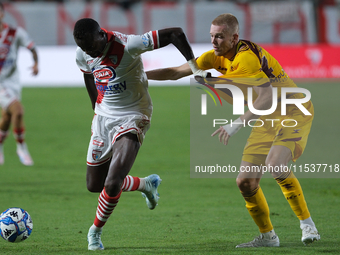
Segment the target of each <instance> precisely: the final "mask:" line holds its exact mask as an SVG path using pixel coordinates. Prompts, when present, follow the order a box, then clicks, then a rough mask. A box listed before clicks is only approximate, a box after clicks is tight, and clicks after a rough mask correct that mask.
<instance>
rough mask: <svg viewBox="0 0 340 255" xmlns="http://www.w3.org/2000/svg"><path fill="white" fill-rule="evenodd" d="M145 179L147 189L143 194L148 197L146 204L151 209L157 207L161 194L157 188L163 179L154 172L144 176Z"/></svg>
mask: <svg viewBox="0 0 340 255" xmlns="http://www.w3.org/2000/svg"><path fill="white" fill-rule="evenodd" d="M144 179H145V190H144V191H143V192H142V196H143V197H145V198H146V199H145V200H146V204H147V206H148V207H149V209H150V210H153V209H155V207H156V205H157V203H158V199H159V194H158V192H157V188H158V186H159V184H161V181H162V179H161V178H160V177H159V176H158V175H157V174H152V175H149V176H147V177H145V178H144Z"/></svg>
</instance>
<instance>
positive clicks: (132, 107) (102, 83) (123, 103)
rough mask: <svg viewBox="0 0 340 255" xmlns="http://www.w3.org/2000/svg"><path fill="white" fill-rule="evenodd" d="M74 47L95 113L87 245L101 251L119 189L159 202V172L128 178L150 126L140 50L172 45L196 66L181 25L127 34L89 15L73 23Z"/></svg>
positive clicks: (90, 151)
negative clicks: (93, 209) (93, 208)
mask: <svg viewBox="0 0 340 255" xmlns="http://www.w3.org/2000/svg"><path fill="white" fill-rule="evenodd" d="M73 35H74V39H75V42H76V44H77V45H78V48H77V51H76V62H77V65H78V67H79V68H80V70H81V71H82V72H83V73H84V81H85V85H86V88H87V91H88V94H89V97H90V99H91V103H92V108H93V109H94V111H95V116H94V118H93V121H92V128H91V129H92V135H91V140H90V144H89V147H88V154H87V177H86V180H87V188H88V190H89V191H91V192H100V196H99V200H98V206H97V213H96V217H95V220H94V223H93V225H92V226H91V227H90V229H89V232H88V236H87V238H88V249H89V250H102V249H104V246H103V244H102V241H101V233H102V228H103V226H104V224H105V223H106V221H107V220H108V218H109V217H110V215H111V213H112V212H113V210H114V208H115V207H116V205H117V203H118V201H119V198H120V195H121V192H122V191H135V190H138V191H141V192H142V194H143V195H144V197H146V202H147V205H148V207H149V208H150V209H154V208H155V206H156V205H157V202H158V194H157V188H158V185H159V184H160V182H161V179H160V177H159V176H158V175H156V174H152V175H150V176H148V177H146V178H138V177H132V176H129V175H128V173H129V172H130V169H131V168H132V165H133V163H134V161H135V158H136V156H137V153H138V151H139V148H140V147H141V144H142V143H143V140H144V136H145V134H146V132H147V130H148V129H149V127H150V120H151V114H152V102H151V98H150V95H149V93H148V81H147V78H146V74H145V72H144V68H143V63H142V58H141V54H142V53H143V52H146V51H151V50H155V49H158V48H161V47H164V46H166V45H168V44H170V43H172V44H173V45H174V46H175V47H177V49H178V50H179V51H180V52H181V53H182V55H183V56H184V57H185V58H186V60H187V61H188V64H189V65H190V66H191V70H192V72H193V73H195V74H196V75H199V76H202V77H204V76H206V75H207V72H205V71H202V70H199V69H198V68H197V64H196V61H195V58H194V55H193V52H192V49H191V47H190V45H189V43H188V41H187V38H186V36H185V34H184V33H183V31H182V29H181V28H167V29H162V30H156V31H150V32H147V33H145V34H143V35H126V34H122V33H119V32H115V31H107V30H105V29H104V28H101V27H100V26H99V24H98V23H97V22H96V21H95V20H93V19H88V18H86V19H81V20H78V21H77V22H76V24H75V27H74V31H73Z"/></svg>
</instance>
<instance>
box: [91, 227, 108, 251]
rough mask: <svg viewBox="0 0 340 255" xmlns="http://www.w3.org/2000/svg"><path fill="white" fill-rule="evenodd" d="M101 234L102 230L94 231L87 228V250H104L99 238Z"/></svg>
mask: <svg viewBox="0 0 340 255" xmlns="http://www.w3.org/2000/svg"><path fill="white" fill-rule="evenodd" d="M101 234H102V230H100V231H94V230H92V229H91V228H90V229H89V232H88V233H87V242H88V243H89V245H88V250H90V251H97V250H104V245H103V243H102V240H101V238H100V236H101Z"/></svg>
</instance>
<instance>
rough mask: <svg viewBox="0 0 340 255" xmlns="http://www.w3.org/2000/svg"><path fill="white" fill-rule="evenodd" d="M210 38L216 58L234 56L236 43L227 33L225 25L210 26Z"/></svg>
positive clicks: (232, 36)
mask: <svg viewBox="0 0 340 255" xmlns="http://www.w3.org/2000/svg"><path fill="white" fill-rule="evenodd" d="M236 36H237V35H236ZM210 37H211V44H212V45H213V48H214V51H215V55H216V56H224V57H227V58H232V57H233V56H234V55H235V45H236V44H237V41H236V39H235V35H232V34H231V33H229V32H228V30H227V27H226V26H225V25H222V26H217V25H211V28H210ZM237 40H238V36H237ZM235 42H236V43H235Z"/></svg>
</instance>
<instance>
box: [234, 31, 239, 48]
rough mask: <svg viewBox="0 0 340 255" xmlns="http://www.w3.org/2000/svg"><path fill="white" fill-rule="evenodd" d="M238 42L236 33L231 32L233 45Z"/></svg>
mask: <svg viewBox="0 0 340 255" xmlns="http://www.w3.org/2000/svg"><path fill="white" fill-rule="evenodd" d="M237 43H238V34H236V33H235V34H233V45H234V46H235V45H236V44H237Z"/></svg>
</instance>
